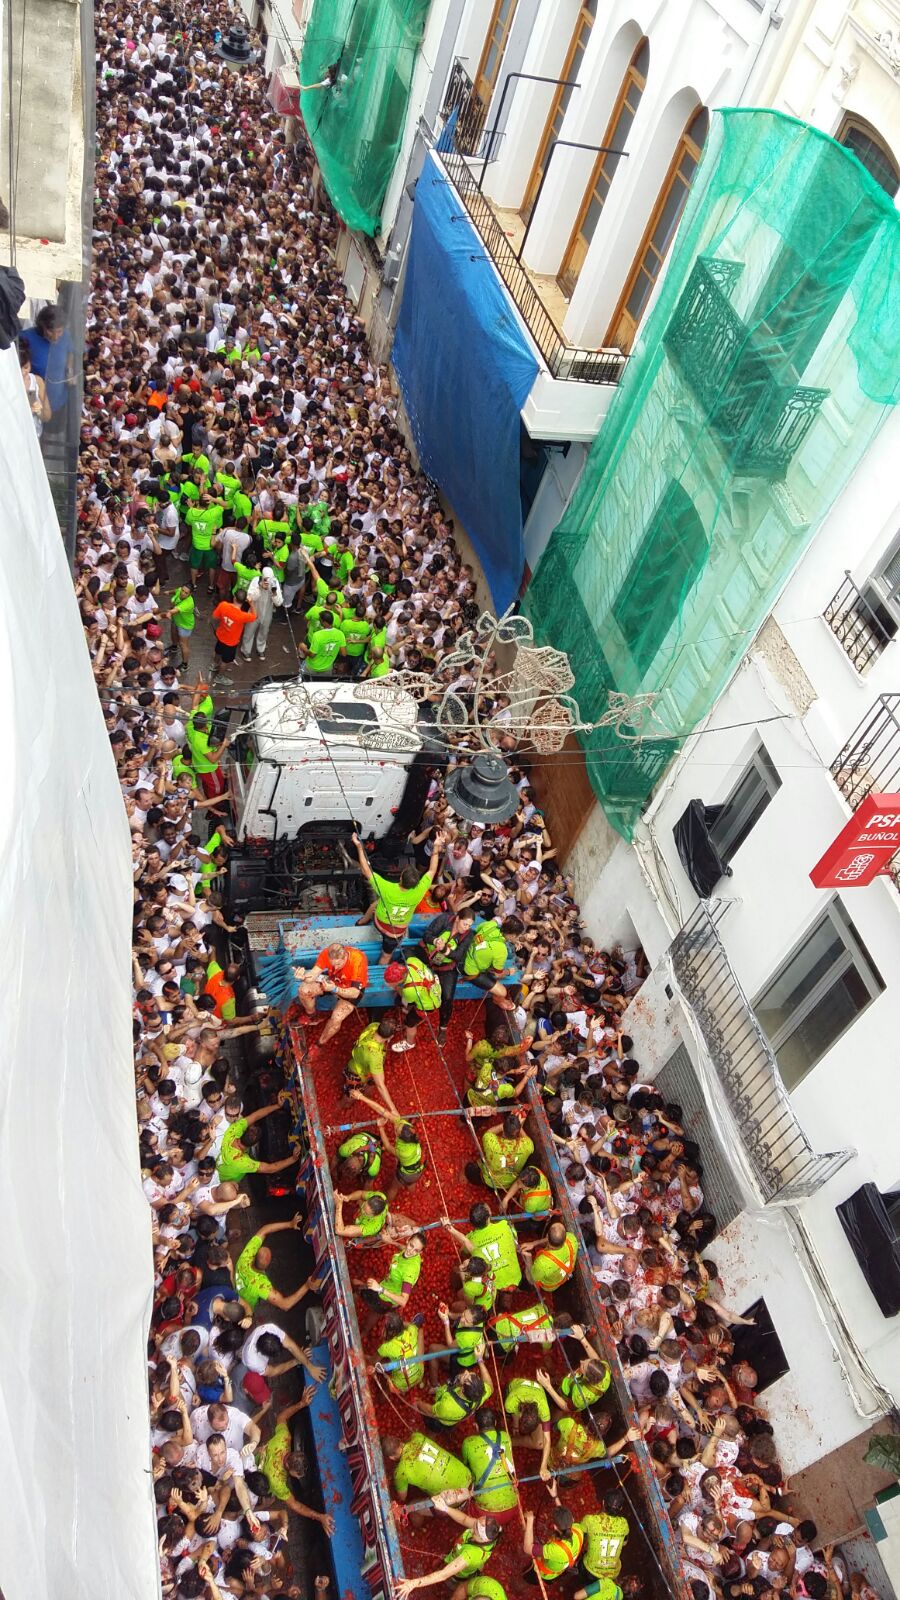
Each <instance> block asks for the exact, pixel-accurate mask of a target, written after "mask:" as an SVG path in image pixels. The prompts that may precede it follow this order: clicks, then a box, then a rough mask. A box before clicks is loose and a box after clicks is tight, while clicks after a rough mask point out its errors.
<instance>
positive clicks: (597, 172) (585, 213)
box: [559, 39, 650, 297]
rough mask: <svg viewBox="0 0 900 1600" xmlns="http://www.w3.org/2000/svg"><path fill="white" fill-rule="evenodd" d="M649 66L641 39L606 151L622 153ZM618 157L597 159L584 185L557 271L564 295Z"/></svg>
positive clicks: (597, 218)
mask: <svg viewBox="0 0 900 1600" xmlns="http://www.w3.org/2000/svg"><path fill="white" fill-rule="evenodd" d="M649 65H650V41H649V39H642V40H641V42H640V44H639V45H638V47H637V49H636V50H635V52H634V55H633V56H632V58H631V60H630V62H629V63H628V71H627V72H626V74H625V76H624V78H623V79H622V87H621V88H620V90H619V95H618V99H617V100H616V103H615V106H614V107H613V114H612V116H611V117H610V119H609V123H608V125H607V128H606V132H605V134H604V135H603V138H602V139H601V140H600V143H601V144H603V145H605V146H606V147H607V149H609V150H624V148H625V142H626V140H627V138H628V135H629V133H630V132H631V124H632V123H633V121H634V119H635V115H636V113H637V108H638V106H639V105H640V103H641V96H642V94H643V92H644V89H645V88H646V84H647V68H648V67H649ZM620 160H621V156H617V155H615V156H613V155H605V156H598V157H597V160H596V162H595V163H594V170H593V172H592V174H591V180H590V183H589V184H588V186H587V191H586V193H585V197H584V200H583V201H582V205H581V210H580V211H579V213H578V220H577V222H576V223H575V227H574V229H573V231H572V237H571V239H570V240H569V245H568V248H567V250H566V254H565V257H564V259H563V264H562V267H561V268H560V272H559V286H560V288H561V289H562V292H563V294H564V295H567V296H569V297H571V295H572V292H573V290H574V288H575V285H576V283H577V282H578V277H579V274H580V272H581V269H582V267H583V266H584V263H585V261H586V259H587V253H588V250H589V248H590V243H591V240H592V239H593V237H594V233H595V232H596V228H597V223H598V222H599V221H600V213H601V211H602V210H603V207H604V205H605V204H606V196H607V195H608V194H609V186H610V184H611V183H612V181H613V177H614V175H615V171H616V168H617V167H618V165H619V162H620Z"/></svg>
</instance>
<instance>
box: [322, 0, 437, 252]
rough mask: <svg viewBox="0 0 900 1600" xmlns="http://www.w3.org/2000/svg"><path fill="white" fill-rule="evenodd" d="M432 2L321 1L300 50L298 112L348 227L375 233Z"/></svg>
mask: <svg viewBox="0 0 900 1600" xmlns="http://www.w3.org/2000/svg"><path fill="white" fill-rule="evenodd" d="M429 3H430V0H316V4H315V5H314V7H313V11H312V16H311V17H310V20H309V27H308V28H307V32H306V38H305V40H304V44H303V60H302V63H301V68H300V82H301V83H307V84H312V83H319V82H320V81H321V80H322V79H323V78H324V77H325V76H326V74H327V75H328V76H329V77H333V79H334V82H333V84H332V86H331V87H330V88H325V89H311V90H309V91H308V92H307V93H306V94H304V95H301V97H300V109H301V111H302V112H303V121H304V123H305V125H306V130H307V133H308V134H309V137H310V139H311V140H312V143H313V148H314V149H315V152H316V158H317V160H318V163H319V166H320V168H321V171H322V177H323V179H324V183H325V188H326V189H327V190H328V195H329V198H330V199H331V203H332V205H333V206H334V208H335V210H336V211H337V214H338V216H339V217H340V218H341V219H342V221H344V222H345V223H346V224H347V227H348V228H358V229H360V230H361V231H362V232H363V233H371V234H375V233H377V232H378V228H379V223H380V220H381V207H382V205H383V203H384V196H385V193H386V191H387V186H388V180H389V178H390V176H391V173H392V172H393V170H394V164H395V162H396V160H397V155H398V152H399V149H400V141H401V138H402V136H403V124H404V121H405V118H406V107H407V105H408V103H409V89H410V84H411V82H412V75H413V67H414V66H415V60H416V52H417V51H418V48H419V44H420V42H421V39H422V32H423V29H424V27H425V18H426V15H427V13H428V7H429Z"/></svg>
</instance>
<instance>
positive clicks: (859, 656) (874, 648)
mask: <svg viewBox="0 0 900 1600" xmlns="http://www.w3.org/2000/svg"><path fill="white" fill-rule="evenodd" d="M823 616H824V618H825V621H826V622H827V623H828V626H829V628H830V629H831V631H832V633H833V634H834V636H835V638H836V639H837V641H838V643H839V644H840V646H841V649H842V650H843V652H844V654H845V656H847V657H848V658H849V660H850V661H852V663H853V665H854V667H855V668H856V670H857V672H858V673H859V674H860V675H863V674H865V673H866V672H867V671H868V669H869V667H870V666H871V665H872V662H873V661H877V660H878V657H879V656H880V655H881V653H882V651H883V650H885V649H886V648H887V646H888V645H889V644H890V642H891V639H892V638H893V634H892V633H891V632H890V630H889V629H888V627H887V626H886V625H885V623H884V622H883V621H882V619H881V617H880V616H879V614H878V612H877V611H876V609H875V607H874V606H873V605H871V604H870V602H869V601H868V600H867V599H866V597H865V595H864V594H863V593H862V591H861V590H860V589H858V588H857V587H856V584H855V583H854V582H853V579H852V578H851V576H850V574H849V572H845V573H844V582H843V583H842V584H841V586H840V588H839V589H838V591H837V594H835V595H834V596H833V598H832V599H831V600H830V601H829V603H828V605H827V606H826V607H825V610H824V612H823Z"/></svg>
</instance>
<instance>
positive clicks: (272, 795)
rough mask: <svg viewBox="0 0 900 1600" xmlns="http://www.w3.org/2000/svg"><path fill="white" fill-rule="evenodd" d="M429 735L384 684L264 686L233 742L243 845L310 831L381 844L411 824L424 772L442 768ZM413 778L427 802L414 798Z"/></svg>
mask: <svg viewBox="0 0 900 1600" xmlns="http://www.w3.org/2000/svg"><path fill="white" fill-rule="evenodd" d="M425 716H426V717H427V712H425ZM429 733H430V729H429V726H428V723H427V721H426V720H424V718H423V708H421V707H420V706H419V705H418V703H417V702H416V701H415V700H414V699H413V698H412V696H411V695H410V694H407V693H406V691H405V690H403V689H401V688H399V687H395V686H394V685H392V684H390V683H389V681H388V680H387V679H376V681H375V682H374V683H368V682H366V683H351V682H347V681H328V682H308V681H304V680H302V679H296V680H291V681H283V682H276V683H268V684H263V685H261V686H260V687H259V688H257V689H254V691H253V693H252V695H251V698H250V707H249V710H248V712H247V714H246V716H245V718H244V721H243V723H242V724H241V726H240V728H239V729H238V731H237V734H236V735H233V736H232V739H231V758H232V766H231V787H232V791H233V794H234V808H235V814H236V820H237V834H238V839H239V840H240V842H241V843H242V844H246V845H249V844H261V843H263V842H265V841H273V842H274V841H276V840H281V839H286V838H287V839H296V838H297V837H298V835H299V834H300V833H301V831H302V830H303V829H305V828H308V827H309V826H310V825H311V824H319V825H320V826H321V825H329V826H331V827H337V828H340V827H342V826H343V827H344V828H346V830H347V831H348V832H349V831H350V829H351V828H353V827H355V828H356V829H357V831H358V832H359V834H360V836H361V837H363V838H369V839H381V838H383V837H384V836H385V834H387V833H388V831H389V830H390V829H391V827H392V826H395V825H396V824H397V819H398V815H401V814H402V813H409V819H408V820H407V821H406V826H407V828H408V827H409V826H411V825H414V824H415V821H416V820H417V818H416V817H415V815H414V812H415V809H416V808H417V809H418V812H419V815H421V806H422V804H423V803H424V799H425V790H427V783H426V784H425V787H424V789H422V780H423V778H424V770H423V769H424V763H425V762H429V763H433V762H434V761H435V760H440V759H441V757H440V753H439V751H438V749H437V748H436V747H435V746H433V745H432V744H431V742H430V739H429ZM413 774H416V775H417V776H418V779H419V781H418V782H417V783H416V784H415V785H413V786H412V787H413V788H414V789H415V790H416V791H418V790H420V789H422V792H421V795H419V794H418V793H415V794H410V793H408V788H409V786H410V779H411V777H412V776H413ZM404 801H407V804H406V805H404Z"/></svg>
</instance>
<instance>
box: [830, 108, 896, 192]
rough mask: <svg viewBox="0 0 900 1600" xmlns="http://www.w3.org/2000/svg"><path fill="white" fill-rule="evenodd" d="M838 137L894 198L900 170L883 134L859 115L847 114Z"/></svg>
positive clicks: (839, 142) (838, 140)
mask: <svg viewBox="0 0 900 1600" xmlns="http://www.w3.org/2000/svg"><path fill="white" fill-rule="evenodd" d="M835 137H836V138H837V142H838V144H842V145H843V146H844V149H845V150H851V151H852V152H853V154H854V155H855V157H856V159H857V161H859V162H860V163H861V164H862V166H864V167H865V169H866V171H867V172H868V173H869V174H870V176H871V177H873V178H874V179H875V182H876V183H877V184H879V185H880V186H881V188H882V189H883V190H884V192H885V194H889V195H890V197H891V199H892V200H893V198H894V196H895V195H896V193H897V190H898V189H900V170H898V167H897V163H896V161H895V160H894V157H893V156H892V154H891V152H890V150H889V149H888V147H887V145H886V144H885V142H884V140H883V139H882V138H881V135H880V134H879V133H877V132H876V131H875V129H874V128H870V126H869V124H868V123H867V122H863V121H861V120H860V118H859V117H845V118H844V120H843V122H842V123H841V125H840V127H839V128H838V131H837V134H836V136H835Z"/></svg>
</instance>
